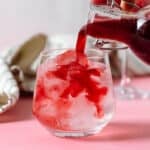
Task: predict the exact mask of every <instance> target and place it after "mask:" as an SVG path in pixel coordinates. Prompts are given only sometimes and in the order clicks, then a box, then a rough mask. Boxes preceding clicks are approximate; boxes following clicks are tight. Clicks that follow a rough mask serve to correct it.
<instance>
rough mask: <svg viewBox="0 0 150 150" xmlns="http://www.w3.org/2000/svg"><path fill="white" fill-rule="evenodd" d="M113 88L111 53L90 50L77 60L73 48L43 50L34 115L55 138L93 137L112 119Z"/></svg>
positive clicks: (35, 94) (38, 73) (36, 88)
mask: <svg viewBox="0 0 150 150" xmlns="http://www.w3.org/2000/svg"><path fill="white" fill-rule="evenodd" d="M112 89H113V88H112V78H111V71H110V66H109V58H108V53H107V52H102V51H98V50H95V49H90V50H86V56H85V58H84V56H82V59H81V61H77V60H76V52H75V50H73V49H58V50H50V51H43V52H42V54H41V64H40V65H39V68H38V72H37V79H36V86H35V91H34V101H33V113H34V115H35V116H36V118H37V119H38V120H39V121H40V122H41V123H42V124H43V125H44V126H45V127H47V128H48V129H49V131H50V132H51V133H52V134H53V135H55V136H58V137H82V136H88V135H93V134H96V133H98V132H100V131H101V130H102V128H103V127H104V126H106V125H107V124H108V122H110V120H111V118H112V115H113V112H114V106H115V105H114V99H113V91H112Z"/></svg>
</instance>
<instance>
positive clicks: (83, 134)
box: [52, 130, 100, 138]
mask: <svg viewBox="0 0 150 150" xmlns="http://www.w3.org/2000/svg"><path fill="white" fill-rule="evenodd" d="M99 132H100V130H98V131H89V132H62V131H55V132H52V134H53V135H54V136H57V137H62V138H63V137H66V138H80V137H87V136H92V135H95V134H97V133H99Z"/></svg>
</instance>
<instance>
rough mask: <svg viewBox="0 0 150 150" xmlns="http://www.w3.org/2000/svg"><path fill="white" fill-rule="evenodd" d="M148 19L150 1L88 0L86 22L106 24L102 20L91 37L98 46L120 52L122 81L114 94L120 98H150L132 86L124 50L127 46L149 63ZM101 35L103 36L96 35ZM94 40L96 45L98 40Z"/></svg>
mask: <svg viewBox="0 0 150 150" xmlns="http://www.w3.org/2000/svg"><path fill="white" fill-rule="evenodd" d="M149 19H150V1H148V0H91V5H90V13H89V22H98V21H99V22H104V23H105V26H106V27H107V30H106V28H104V24H99V28H101V29H100V30H99V31H97V33H94V35H97V36H95V37H94V40H95V41H97V39H98V41H99V42H98V47H100V48H101V49H105V48H106V49H108V47H109V49H110V50H120V52H119V53H122V62H121V63H122V64H121V81H120V84H119V85H117V87H116V95H117V96H119V98H122V99H135V98H139V99H147V98H150V91H146V90H145V89H143V90H142V89H139V87H138V88H137V87H134V86H133V85H132V80H131V78H130V77H129V76H128V75H127V63H128V60H127V59H128V57H127V51H128V50H129V49H131V50H132V51H133V52H134V53H135V54H136V55H137V56H139V57H140V58H142V59H143V60H145V62H148V63H150V62H149V58H148V56H146V55H148V54H149V49H148V47H150V22H149ZM117 24H118V25H117ZM101 25H102V27H101ZM116 27H118V28H116ZM96 30H97V29H96ZM100 31H101V32H100ZM95 32H96V31H95ZM106 32H108V33H106ZM101 35H102V37H103V38H99V37H100V36H101ZM97 37H98V38H97ZM92 38H93V37H92ZM95 38H96V39H95ZM90 39H91V37H90ZM135 39H136V40H135ZM89 41H90V42H91V41H92V40H89ZM92 42H93V41H92ZM95 43H96V44H95V45H96V47H97V42H95ZM144 43H145V45H144ZM142 44H143V47H144V48H145V49H144V48H143V47H142V48H141V50H139V49H140V46H141V45H142ZM114 45H115V46H114ZM136 45H137V46H136ZM138 45H139V47H138ZM146 47H147V48H146ZM137 49H138V50H137ZM121 50H123V51H121Z"/></svg>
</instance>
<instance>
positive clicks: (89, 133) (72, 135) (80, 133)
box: [47, 113, 113, 138]
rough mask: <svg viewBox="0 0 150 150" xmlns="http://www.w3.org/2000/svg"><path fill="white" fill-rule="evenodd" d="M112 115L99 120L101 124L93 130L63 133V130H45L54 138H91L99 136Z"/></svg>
mask: <svg viewBox="0 0 150 150" xmlns="http://www.w3.org/2000/svg"><path fill="white" fill-rule="evenodd" d="M112 116H113V113H111V114H109V115H107V116H106V117H105V118H104V119H103V120H101V123H99V124H98V125H97V127H95V128H94V129H89V130H82V131H81V130H80V131H77V130H75V131H63V130H54V129H50V128H47V129H48V130H49V131H50V132H51V133H52V135H54V136H56V137H62V138H63V137H65V138H81V137H87V136H92V135H96V134H99V133H100V132H101V131H102V129H103V128H104V127H105V126H106V125H107V124H108V123H109V122H110V120H111V119H112Z"/></svg>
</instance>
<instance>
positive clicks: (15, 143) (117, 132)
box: [0, 78, 150, 150]
mask: <svg viewBox="0 0 150 150" xmlns="http://www.w3.org/2000/svg"><path fill="white" fill-rule="evenodd" d="M148 83H150V79H149V78H148V79H144V78H143V79H141V80H137V81H136V85H137V86H138V85H139V84H140V85H141V84H143V85H145V86H147V88H149V85H148ZM31 104H32V98H21V99H20V101H19V103H18V104H17V105H16V107H15V108H13V109H12V110H10V111H9V112H7V113H5V114H4V115H2V116H0V122H1V123H0V149H2V150H34V149H35V150H42V149H43V150H50V149H52V150H59V149H61V150H76V149H77V150H84V149H86V150H100V149H102V150H107V149H108V150H120V149H121V150H124V149H125V150H127V149H131V150H141V149H143V150H149V149H150V100H140V99H137V100H132V101H129V100H128V101H127V100H126V101H123V100H122V101H121V100H117V106H116V114H115V116H114V118H113V120H112V121H111V123H110V124H109V125H108V126H107V127H106V128H105V129H104V130H103V131H102V132H101V133H100V134H99V135H97V136H94V137H88V138H81V139H65V138H57V137H54V136H52V135H51V134H50V132H49V131H48V130H46V129H45V128H44V127H42V126H41V125H40V124H39V122H38V121H37V120H36V119H35V118H34V117H33V116H32V113H31Z"/></svg>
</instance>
